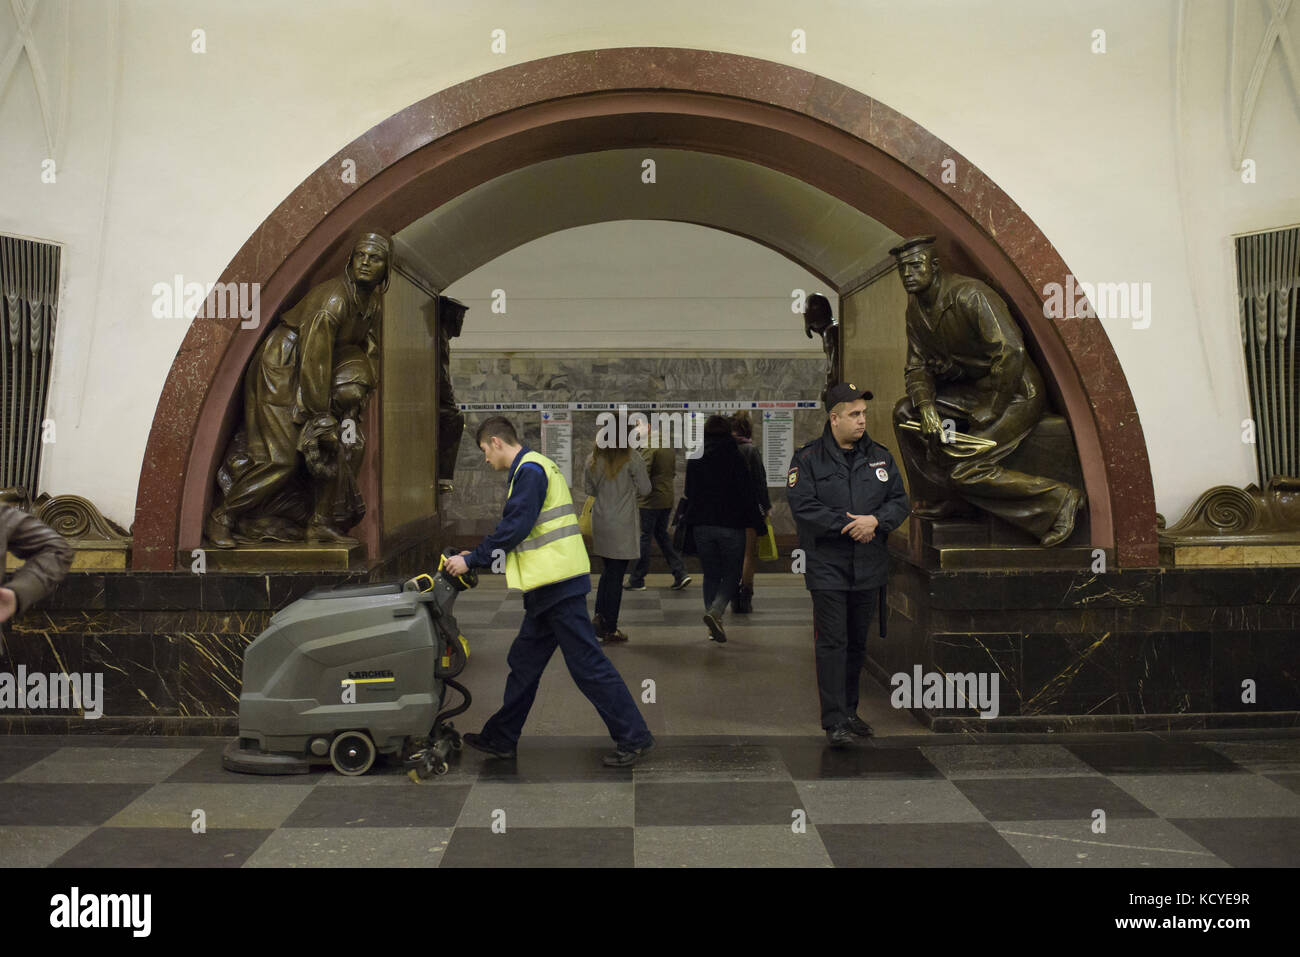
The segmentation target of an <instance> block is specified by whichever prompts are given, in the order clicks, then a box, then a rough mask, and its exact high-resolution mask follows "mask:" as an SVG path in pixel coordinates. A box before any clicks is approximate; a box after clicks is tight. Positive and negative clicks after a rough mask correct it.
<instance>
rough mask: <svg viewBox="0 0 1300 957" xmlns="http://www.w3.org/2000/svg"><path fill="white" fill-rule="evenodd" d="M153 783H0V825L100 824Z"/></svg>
mask: <svg viewBox="0 0 1300 957" xmlns="http://www.w3.org/2000/svg"><path fill="white" fill-rule="evenodd" d="M150 787H152V785H149V784H16V783H14V782H8V783H4V784H0V826H3V825H5V824H19V825H21V824H26V825H33V826H35V825H80V826H83V827H93V826H96V825H99V824H103V823H104V822H105V821H107V820H108V819H109V818H111V817H112V816H113V815H114V814H116V813H117V812H118V811H120V810H122V808H124V807H126V806H127V805H128V804H130V803H131V802H132V801H134V800H135V799H136V798H138V797H139V796H140V795H141V794H144V792H145V791H147V790H149V788H150Z"/></svg>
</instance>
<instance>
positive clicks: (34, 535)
mask: <svg viewBox="0 0 1300 957" xmlns="http://www.w3.org/2000/svg"><path fill="white" fill-rule="evenodd" d="M6 552H10V553H12V554H14V555H16V556H17V557H18V558H21V559H23V561H24V562H25V564H24V565H23V567H22V568H20V569H18V571H16V572H14V576H13V578H12V579H11V580H10V581H8V582H6V583H5V585H4V587H0V625H2V624H4V622H6V621H8V620H9V619H10V618H12V617H14V616H15V615H17V614H18V613H20V612H24V611H26V610H27V609H28V608H30V607H31V606H32V605H33V604H34V603H35V602H38V601H40V600H41V599H42V598H44V597H45V596H46V595H48V594H49V593H50V592H52V591H54V588H55V586H57V585H58V584H59V582H61V581H63V576H65V575H66V574H67V573H68V568H69V567H70V566H71V565H72V546H71V545H69V544H68V543H67V542H65V541H64V540H63V537H62V536H61V535H60V534H59V533H58V532H56V531H54V529H52V528H50V527H49V526H48V525H45V524H43V523H42V522H40V521H38V520H37V519H35V518H33V517H32V516H31V515H28V514H27V513H26V512H24V511H22V510H21V509H17V508H14V507H13V506H12V505H0V572H3V571H4V566H5V563H6V559H5V553H6ZM0 580H2V579H0Z"/></svg>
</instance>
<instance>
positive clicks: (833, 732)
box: [786, 382, 911, 748]
mask: <svg viewBox="0 0 1300 957" xmlns="http://www.w3.org/2000/svg"><path fill="white" fill-rule="evenodd" d="M870 398H871V393H870V392H868V391H867V390H865V389H858V388H856V387H855V386H854V385H853V384H852V383H851V382H850V383H840V384H839V385H836V386H833V387H832V388H831V389H829V390H828V391H827V397H826V411H827V414H828V420H827V422H826V428H825V429H824V430H823V431H822V434H821V436H820V437H819V438H816V439H814V440H813V441H811V442H809V443H808V444H807V445H805V446H804V447H803V448H801V449H799V451H797V452H795V454H794V458H793V459H791V461H790V471H789V472H788V473H787V475H786V500H787V501H788V502H789V503H790V511H791V513H792V514H793V515H794V521H795V525H796V526H797V527H798V529H799V547H800V548H801V549H803V552H804V557H805V561H806V566H805V571H804V584H805V585H806V586H807V587H808V590H809V592H811V593H812V603H813V624H814V627H815V630H816V649H817V651H816V654H817V690H818V692H819V693H820V695H821V709H822V727H823V728H824V729H825V730H826V737H827V740H828V741H829V742H830V745H831V747H835V748H841V747H845V746H848V745H851V744H853V743H854V739H855V738H867V737H870V736H871V726H870V725H868V724H867V723H866V722H865V721H863V720H862V719H861V718H859V717H858V713H857V712H858V682H859V681H860V679H861V675H862V665H863V662H864V661H865V659H866V649H867V629H868V628H869V627H870V625H871V617H872V612H873V611H874V610H875V608H876V604H877V603H878V601H879V599H880V590H881V589H882V588H884V587H885V585H886V583H887V581H888V576H889V551H888V549H887V548H886V547H885V542H886V539H887V537H888V535H889V533H890V532H892V531H893V530H894V529H896V528H898V526H899V525H901V524H902V523H903V522H904V520H906V518H907V516H908V513H909V512H910V511H911V505H910V504H909V502H908V500H907V491H906V490H905V489H904V488H903V477H902V474H901V473H900V472H899V470H898V466H897V465H896V464H895V462H894V458H893V456H892V455H890V454H889V450H888V449H886V448H885V447H884V446H883V445H881V444H880V443H879V442H875V441H873V440H872V438H871V436H869V435H867V423H866V409H867V402H866V400H867V399H870Z"/></svg>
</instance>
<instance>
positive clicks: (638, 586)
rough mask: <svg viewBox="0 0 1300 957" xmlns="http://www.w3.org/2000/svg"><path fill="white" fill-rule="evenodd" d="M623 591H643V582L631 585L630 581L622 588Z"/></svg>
mask: <svg viewBox="0 0 1300 957" xmlns="http://www.w3.org/2000/svg"><path fill="white" fill-rule="evenodd" d="M623 590H624V591H645V582H637V583H636V584H635V585H633V584H632V583H631V582H630V581H629V582H628V583H627V584H626V585H624V586H623Z"/></svg>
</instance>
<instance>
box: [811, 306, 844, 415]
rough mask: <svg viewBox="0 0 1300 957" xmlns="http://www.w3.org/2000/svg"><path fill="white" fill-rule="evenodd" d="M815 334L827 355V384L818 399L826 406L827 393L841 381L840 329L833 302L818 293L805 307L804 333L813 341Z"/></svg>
mask: <svg viewBox="0 0 1300 957" xmlns="http://www.w3.org/2000/svg"><path fill="white" fill-rule="evenodd" d="M814 332H815V333H817V337H818V338H819V339H821V341H822V351H823V352H825V353H826V384H825V385H824V386H822V393H821V395H820V396H819V397H818V398H819V399H820V400H821V403H822V405H825V404H826V393H827V392H828V391H829V389H830V387H831V386H833V385H835V383H837V382H839V381H840V327H839V324H838V323H837V322H836V321H835V319H834V318H833V317H832V316H831V301H830V300H829V299H827V298H826V297H825V296H823V295H822V294H821V293H817V292H815V293H813V294H812V295H811V296H809V297H808V298H807V299H806V300H805V301H804V307H803V333H804V335H805V336H807V337H808V338H809V339H811V338H812V337H813V333H814Z"/></svg>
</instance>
